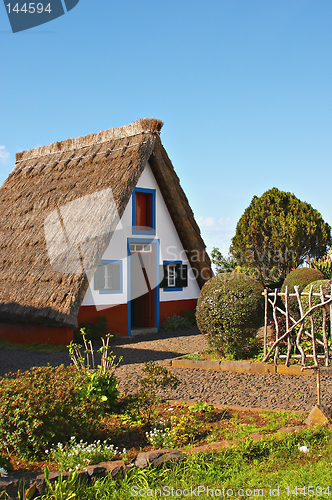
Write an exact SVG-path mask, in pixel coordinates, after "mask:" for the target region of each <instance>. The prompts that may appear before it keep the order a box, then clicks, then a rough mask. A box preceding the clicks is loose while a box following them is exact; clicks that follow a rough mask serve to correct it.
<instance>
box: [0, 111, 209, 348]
mask: <svg viewBox="0 0 332 500" xmlns="http://www.w3.org/2000/svg"><path fill="white" fill-rule="evenodd" d="M161 127H162V122H161V121H159V120H154V119H142V120H138V121H136V122H134V123H132V124H130V125H128V126H125V127H119V128H115V129H110V130H105V131H103V132H100V133H98V134H91V135H87V136H85V137H78V138H76V139H68V140H66V141H63V142H54V143H53V144H50V145H48V146H43V147H39V148H36V149H31V150H29V151H23V152H22V153H18V154H17V155H16V165H15V168H14V170H13V171H12V172H11V174H10V175H9V177H8V179H7V180H6V181H5V183H4V184H3V186H2V188H1V216H0V217H1V218H0V231H1V239H0V259H1V260H0V261H1V270H0V338H6V339H9V340H12V341H14V342H26V343H31V342H36V341H37V342H49V343H56V344H60V343H69V341H70V340H71V339H72V338H73V331H74V329H75V328H77V327H78V325H79V323H80V322H82V321H83V322H86V321H95V319H96V317H97V316H106V318H107V321H108V326H109V331H110V332H111V333H117V334H120V335H122V336H126V335H131V334H132V333H134V332H135V331H136V330H137V329H142V328H154V329H157V330H158V329H159V326H160V324H161V323H162V322H163V321H164V319H165V317H166V316H168V315H172V314H174V313H177V314H178V313H181V312H182V311H183V310H191V309H194V307H195V305H196V299H197V297H198V295H199V291H200V288H201V287H202V285H203V284H204V283H205V281H206V280H208V279H209V278H210V277H211V276H212V271H211V265H210V260H209V257H208V255H207V254H206V252H205V245H204V242H203V240H202V238H201V235H200V230H199V227H198V226H197V224H196V222H195V219H194V216H193V213H192V210H191V209H190V206H189V204H188V200H187V198H186V196H185V194H184V192H183V190H182V188H181V186H180V183H179V179H178V177H177V175H176V173H175V172H174V169H173V166H172V163H171V161H170V159H169V158H168V156H167V153H166V151H165V149H164V148H163V146H162V143H161V141H160V137H159V133H160V129H161Z"/></svg>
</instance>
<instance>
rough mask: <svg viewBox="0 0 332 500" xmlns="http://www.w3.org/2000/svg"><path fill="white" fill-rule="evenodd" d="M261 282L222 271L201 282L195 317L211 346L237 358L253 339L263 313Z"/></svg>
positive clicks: (240, 274)
mask: <svg viewBox="0 0 332 500" xmlns="http://www.w3.org/2000/svg"><path fill="white" fill-rule="evenodd" d="M262 292H263V286H262V285H261V284H260V283H259V282H257V281H255V280H254V279H252V278H250V277H249V276H247V275H245V274H242V273H223V274H218V275H217V276H215V277H214V278H211V279H210V280H209V281H208V282H207V283H205V285H204V286H203V288H202V290H201V293H200V296H199V298H198V303H197V312H196V319H197V325H198V328H199V329H200V331H201V332H202V333H203V334H205V335H207V336H208V341H209V344H210V345H211V347H213V348H214V349H216V350H217V351H219V352H220V354H222V355H223V356H226V357H233V358H238V357H240V356H241V355H242V353H243V350H244V348H245V347H246V344H247V343H248V341H249V340H250V339H253V338H254V337H255V334H256V329H257V328H258V327H259V326H260V325H261V323H262V320H263V315H264V300H263V296H262Z"/></svg>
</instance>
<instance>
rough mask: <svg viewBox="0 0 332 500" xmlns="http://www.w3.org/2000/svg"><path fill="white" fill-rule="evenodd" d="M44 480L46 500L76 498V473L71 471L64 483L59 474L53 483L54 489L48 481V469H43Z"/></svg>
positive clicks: (69, 499)
mask: <svg viewBox="0 0 332 500" xmlns="http://www.w3.org/2000/svg"><path fill="white" fill-rule="evenodd" d="M44 478H45V487H46V491H47V499H53V500H71V499H72V498H75V497H76V491H77V484H78V482H79V480H78V474H77V471H72V472H71V473H70V475H69V477H68V479H67V480H66V481H65V480H64V479H63V476H62V474H60V476H59V479H58V480H57V481H55V483H54V487H53V486H52V483H51V481H50V471H49V468H48V467H45V468H44ZM76 498H77V497H76Z"/></svg>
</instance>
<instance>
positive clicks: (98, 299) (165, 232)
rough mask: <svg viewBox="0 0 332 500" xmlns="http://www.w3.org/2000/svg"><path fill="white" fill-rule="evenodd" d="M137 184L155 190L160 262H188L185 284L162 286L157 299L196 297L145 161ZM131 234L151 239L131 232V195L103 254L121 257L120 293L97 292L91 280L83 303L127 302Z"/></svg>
mask: <svg viewBox="0 0 332 500" xmlns="http://www.w3.org/2000/svg"><path fill="white" fill-rule="evenodd" d="M137 187H141V188H147V189H155V190H156V234H155V236H154V239H159V241H160V251H159V264H160V265H162V263H163V261H164V260H181V261H182V263H183V264H187V265H188V286H187V287H185V288H183V290H182V291H177V292H175V291H174V292H165V291H163V290H162V289H161V290H160V301H170V300H181V299H192V298H193V299H194V298H197V297H198V295H199V291H200V290H199V286H198V285H197V281H196V279H195V277H194V275H193V271H192V269H191V267H190V264H189V261H188V259H187V257H186V253H185V251H184V249H183V246H182V244H181V241H180V238H179V236H178V234H177V231H176V229H175V226H174V224H173V221H172V219H171V217H170V215H169V212H168V210H167V207H166V204H165V202H164V199H163V197H162V194H161V192H160V190H159V187H158V185H157V182H156V180H155V178H154V175H153V173H152V171H151V168H150V166H149V164H148V163H147V164H146V166H145V169H144V171H143V173H142V175H141V177H140V179H139V181H138V183H137ZM131 237H133V238H139V239H144V238H146V239H151V236H149V235H135V234H134V235H133V233H132V197H131V198H130V201H129V203H128V205H127V207H126V209H125V211H124V214H123V216H122V218H121V221H120V222H119V224H118V226H117V228H116V231H115V233H114V235H113V237H112V240H111V242H110V244H109V246H108V248H107V250H106V252H105V254H104V256H103V259H105V260H122V273H123V274H122V278H123V292H122V293H117V294H99V291H98V290H93V282H92V283H91V284H90V286H89V288H88V290H87V292H86V294H85V297H84V300H83V303H82V305H83V306H86V305H96V306H97V305H103V304H104V305H107V304H109V305H112V304H114V305H115V304H124V303H126V302H127V238H131ZM91 285H92V286H91Z"/></svg>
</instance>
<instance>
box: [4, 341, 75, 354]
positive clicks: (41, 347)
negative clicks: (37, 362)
mask: <svg viewBox="0 0 332 500" xmlns="http://www.w3.org/2000/svg"><path fill="white" fill-rule="evenodd" d="M0 349H1V350H4V349H17V350H19V351H46V352H48V353H52V352H65V351H68V348H67V347H66V346H65V345H54V344H38V343H37V342H34V343H33V344H15V343H14V342H9V340H0Z"/></svg>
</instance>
